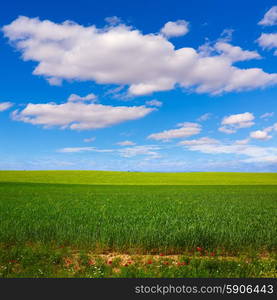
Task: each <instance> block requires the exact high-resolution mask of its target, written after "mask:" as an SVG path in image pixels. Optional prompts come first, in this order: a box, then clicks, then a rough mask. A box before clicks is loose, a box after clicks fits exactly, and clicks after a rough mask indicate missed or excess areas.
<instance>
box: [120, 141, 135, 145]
mask: <svg viewBox="0 0 277 300" xmlns="http://www.w3.org/2000/svg"><path fill="white" fill-rule="evenodd" d="M135 144H136V143H134V142H132V141H122V142H118V143H117V145H119V146H134V145H135Z"/></svg>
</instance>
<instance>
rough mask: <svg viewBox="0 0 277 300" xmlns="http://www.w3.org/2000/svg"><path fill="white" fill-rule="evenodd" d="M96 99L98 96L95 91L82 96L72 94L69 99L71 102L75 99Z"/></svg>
mask: <svg viewBox="0 0 277 300" xmlns="http://www.w3.org/2000/svg"><path fill="white" fill-rule="evenodd" d="M96 99H97V96H96V95H94V94H93V93H90V94H88V95H86V96H84V97H81V96H79V95H77V94H71V95H70V96H69V97H68V99H67V100H68V101H69V102H74V101H92V100H96Z"/></svg>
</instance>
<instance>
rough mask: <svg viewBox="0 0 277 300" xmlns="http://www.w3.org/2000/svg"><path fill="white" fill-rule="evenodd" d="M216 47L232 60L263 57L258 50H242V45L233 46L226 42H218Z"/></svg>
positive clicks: (223, 55) (222, 54)
mask: <svg viewBox="0 0 277 300" xmlns="http://www.w3.org/2000/svg"><path fill="white" fill-rule="evenodd" d="M214 48H215V50H217V51H218V52H219V53H221V56H222V57H225V58H227V59H229V60H230V61H232V62H237V61H245V60H250V59H259V58H261V56H260V55H259V53H257V52H256V51H248V50H242V49H241V48H240V47H238V46H233V45H231V44H229V43H226V42H217V43H216V44H215V46H214Z"/></svg>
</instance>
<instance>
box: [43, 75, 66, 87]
mask: <svg viewBox="0 0 277 300" xmlns="http://www.w3.org/2000/svg"><path fill="white" fill-rule="evenodd" d="M46 80H47V81H48V83H49V84H50V85H53V86H61V85H62V83H63V81H62V79H61V78H58V77H49V78H47V77H46Z"/></svg>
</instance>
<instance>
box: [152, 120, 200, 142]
mask: <svg viewBox="0 0 277 300" xmlns="http://www.w3.org/2000/svg"><path fill="white" fill-rule="evenodd" d="M178 126H179V127H180V128H177V129H170V130H165V131H162V132H159V133H153V134H150V135H149V136H148V139H153V140H163V141H169V140H171V139H177V138H185V137H189V136H192V135H196V134H198V133H200V132H201V125H199V124H197V123H190V122H185V123H180V124H178Z"/></svg>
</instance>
